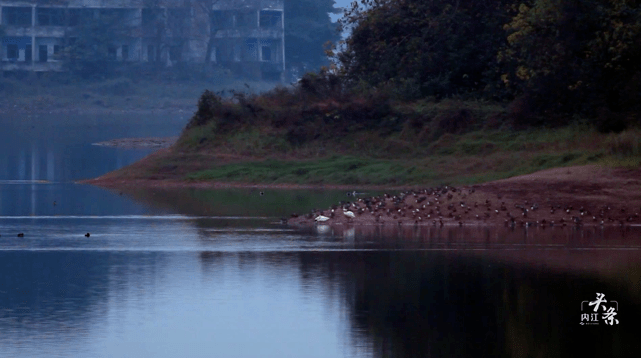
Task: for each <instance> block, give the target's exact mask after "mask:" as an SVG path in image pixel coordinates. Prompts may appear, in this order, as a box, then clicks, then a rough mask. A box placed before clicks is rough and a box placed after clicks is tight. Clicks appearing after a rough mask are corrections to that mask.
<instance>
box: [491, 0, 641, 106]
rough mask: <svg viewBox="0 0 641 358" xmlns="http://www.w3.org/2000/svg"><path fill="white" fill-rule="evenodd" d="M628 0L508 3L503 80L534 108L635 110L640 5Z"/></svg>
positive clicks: (640, 75) (639, 81)
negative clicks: (510, 14)
mask: <svg viewBox="0 0 641 358" xmlns="http://www.w3.org/2000/svg"><path fill="white" fill-rule="evenodd" d="M640 3H641V2H640V1H628V0H609V1H604V0H585V1H576V0H534V1H530V2H528V3H526V4H521V5H520V6H518V7H516V6H515V7H514V8H513V12H514V17H513V18H512V21H511V22H509V23H508V24H507V25H506V26H505V29H506V30H507V31H508V36H507V46H506V47H505V48H504V49H503V50H502V51H500V53H499V60H500V61H501V62H502V63H503V68H504V73H503V76H502V78H503V81H504V83H505V84H506V86H508V87H510V88H512V89H513V90H514V91H515V92H516V93H524V94H526V95H527V96H528V97H529V98H530V101H532V102H534V103H535V105H536V107H538V109H540V110H544V111H545V110H549V111H561V112H564V113H577V112H578V113H584V114H588V115H592V116H593V113H594V110H595V109H597V108H606V109H608V110H614V111H621V110H632V109H637V110H638V109H639V108H640V107H639V101H638V98H639V97H638V96H639V93H640V91H641V68H640V67H639V63H640V62H641V47H640V46H639V44H640V43H641V6H640Z"/></svg>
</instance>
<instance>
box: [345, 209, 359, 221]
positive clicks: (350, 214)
mask: <svg viewBox="0 0 641 358" xmlns="http://www.w3.org/2000/svg"><path fill="white" fill-rule="evenodd" d="M343 215H345V216H346V217H347V221H351V220H352V219H353V218H355V217H356V215H354V213H353V212H352V211H350V210H347V211H343Z"/></svg>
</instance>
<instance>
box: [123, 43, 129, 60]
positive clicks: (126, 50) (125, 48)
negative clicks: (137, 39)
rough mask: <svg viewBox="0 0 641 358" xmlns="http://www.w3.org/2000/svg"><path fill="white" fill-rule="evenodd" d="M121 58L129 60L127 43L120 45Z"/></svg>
mask: <svg viewBox="0 0 641 358" xmlns="http://www.w3.org/2000/svg"><path fill="white" fill-rule="evenodd" d="M122 60H123V61H127V60H129V46H127V45H122Z"/></svg>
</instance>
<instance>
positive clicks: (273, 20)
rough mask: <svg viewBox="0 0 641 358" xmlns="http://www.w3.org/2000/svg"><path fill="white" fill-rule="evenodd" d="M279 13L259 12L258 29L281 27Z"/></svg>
mask: <svg viewBox="0 0 641 358" xmlns="http://www.w3.org/2000/svg"><path fill="white" fill-rule="evenodd" d="M280 18H281V12H280V11H269V10H265V11H261V12H260V27H263V28H269V27H281V22H280Z"/></svg>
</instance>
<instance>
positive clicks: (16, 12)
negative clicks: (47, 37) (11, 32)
mask: <svg viewBox="0 0 641 358" xmlns="http://www.w3.org/2000/svg"><path fill="white" fill-rule="evenodd" d="M2 13H3V16H4V20H5V22H6V24H7V25H11V26H31V8H30V7H8V6H5V7H3V9H2Z"/></svg>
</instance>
